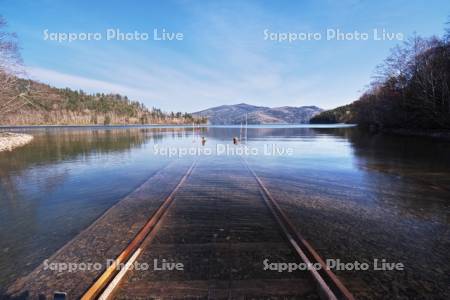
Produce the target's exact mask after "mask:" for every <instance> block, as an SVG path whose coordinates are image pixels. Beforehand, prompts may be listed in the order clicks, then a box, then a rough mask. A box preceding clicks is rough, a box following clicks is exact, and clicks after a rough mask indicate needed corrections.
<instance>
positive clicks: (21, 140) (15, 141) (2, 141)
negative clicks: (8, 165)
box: [0, 132, 33, 152]
mask: <svg viewBox="0 0 450 300" xmlns="http://www.w3.org/2000/svg"><path fill="white" fill-rule="evenodd" d="M32 140H33V136H32V135H29V134H24V133H12V132H0V152H2V151H12V150H13V149H15V148H17V147H21V146H24V145H26V144H28V143H29V142H31V141H32Z"/></svg>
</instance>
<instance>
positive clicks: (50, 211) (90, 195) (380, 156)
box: [0, 125, 450, 298]
mask: <svg viewBox="0 0 450 300" xmlns="http://www.w3.org/2000/svg"><path fill="white" fill-rule="evenodd" d="M0 130H6V129H0ZM8 130H10V131H11V130H13V131H19V132H26V133H30V134H32V135H33V136H34V140H33V141H32V142H31V143H30V144H28V145H26V146H24V147H22V148H18V149H16V150H14V151H12V152H3V153H0V292H1V290H2V288H4V287H6V286H7V285H8V284H10V283H12V282H13V281H14V280H15V279H16V278H18V277H19V276H22V275H25V274H27V273H29V272H30V271H31V270H33V269H34V268H35V267H36V266H37V265H39V264H40V263H41V262H42V261H43V260H44V259H46V258H47V257H49V256H50V255H52V254H53V253H54V252H55V251H57V250H58V249H59V248H61V247H62V246H63V245H64V244H65V243H67V242H68V241H70V240H71V239H72V238H73V237H74V236H76V235H77V234H78V233H79V232H80V231H82V230H83V229H84V228H86V227H87V226H88V225H89V224H91V223H92V222H93V221H94V220H96V219H97V218H98V217H99V216H100V215H101V214H102V213H104V212H105V211H106V210H107V209H108V208H110V207H111V206H112V205H114V204H115V203H117V202H118V201H119V200H120V199H122V198H123V197H124V196H126V195H127V194H129V193H130V192H132V191H133V190H134V189H136V188H137V187H138V186H139V185H141V184H142V183H143V182H145V181H146V180H147V179H148V178H149V177H151V176H152V175H153V174H155V173H156V172H157V171H158V170H160V169H162V168H164V167H165V166H167V165H168V164H169V163H170V162H172V161H173V160H192V159H194V158H196V159H202V157H203V156H205V155H207V156H212V157H217V160H218V161H220V160H222V158H221V157H227V159H233V157H236V159H238V157H240V156H242V155H244V156H245V158H246V159H247V161H248V162H249V164H250V165H251V167H252V168H253V169H254V170H255V172H256V173H257V174H258V176H260V177H261V178H262V179H263V180H264V182H265V183H266V185H267V187H268V189H269V190H270V191H271V192H272V193H273V194H274V195H275V198H277V200H278V201H279V202H280V204H281V206H282V207H283V208H284V209H285V210H286V211H287V212H288V215H289V217H291V219H292V220H293V222H294V224H295V225H296V226H298V228H299V229H300V231H301V232H302V234H303V235H304V236H305V238H306V239H307V240H308V241H310V243H311V244H312V245H313V246H314V247H315V248H316V250H317V251H318V252H319V253H320V254H321V255H322V256H323V257H324V258H332V259H339V260H341V261H342V262H353V261H361V262H369V263H373V261H374V260H375V259H378V260H379V261H381V260H385V261H386V262H390V263H394V262H395V263H402V264H403V265H404V266H405V270H404V271H381V270H378V271H377V270H367V271H355V270H345V268H344V269H343V270H338V271H336V273H337V274H338V275H339V276H340V277H342V278H343V280H344V282H345V283H346V284H347V285H348V287H349V289H350V290H352V291H353V292H354V293H355V295H357V297H358V298H364V297H383V296H385V295H386V293H389V294H390V295H393V296H395V295H398V296H403V297H409V298H415V297H426V296H430V297H431V296H435V297H436V296H438V297H439V296H440V297H442V298H446V297H448V296H449V293H450V292H449V288H448V282H446V279H447V277H446V276H448V274H450V254H449V251H448V249H450V230H449V229H450V224H449V223H450V222H449V220H450V218H449V216H450V143H448V142H439V141H436V140H429V139H423V138H412V137H398V136H389V135H380V134H374V135H371V134H368V133H365V132H363V131H361V130H359V129H358V128H356V127H352V126H331V125H330V126H324V125H317V126H309V125H299V126H284V125H277V126H249V128H248V129H247V132H245V131H244V130H241V129H240V127H238V126H210V127H201V128H194V129H193V128H191V127H189V126H186V127H170V126H160V127H158V126H144V127H139V126H135V127H120V126H117V127H114V126H111V127H85V128H84V127H36V128H15V129H8ZM246 135H247V139H246V140H247V142H246V146H247V148H246V149H247V150H248V153H244V152H245V151H244V149H245V148H244V147H243V146H242V145H233V141H232V139H233V137H238V138H239V137H242V139H245V136H246ZM202 137H204V138H205V144H204V145H202V144H201V141H202ZM211 163H214V159H212V160H211Z"/></svg>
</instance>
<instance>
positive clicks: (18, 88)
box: [0, 16, 36, 116]
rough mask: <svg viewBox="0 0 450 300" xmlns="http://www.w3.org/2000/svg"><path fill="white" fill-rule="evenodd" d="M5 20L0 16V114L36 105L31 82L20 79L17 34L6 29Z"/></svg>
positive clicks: (20, 60)
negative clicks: (32, 98)
mask: <svg viewBox="0 0 450 300" xmlns="http://www.w3.org/2000/svg"><path fill="white" fill-rule="evenodd" d="M6 27H7V22H6V20H5V19H4V18H3V17H2V16H0V116H2V115H6V114H9V113H12V112H14V111H17V110H19V109H20V108H22V107H23V106H25V105H31V106H36V105H35V104H34V103H33V101H32V100H31V96H32V95H31V94H32V93H31V82H30V81H26V80H20V79H19V76H21V77H23V76H24V75H25V72H24V70H23V66H22V58H21V56H20V51H19V46H18V43H17V36H16V34H15V33H11V32H8V31H6Z"/></svg>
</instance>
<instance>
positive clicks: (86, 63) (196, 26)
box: [0, 0, 450, 111]
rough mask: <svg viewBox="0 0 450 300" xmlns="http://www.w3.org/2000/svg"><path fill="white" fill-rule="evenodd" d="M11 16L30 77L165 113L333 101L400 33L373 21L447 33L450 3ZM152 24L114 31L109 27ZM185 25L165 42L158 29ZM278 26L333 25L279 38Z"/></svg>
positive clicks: (117, 5)
mask: <svg viewBox="0 0 450 300" xmlns="http://www.w3.org/2000/svg"><path fill="white" fill-rule="evenodd" d="M0 14H1V15H3V16H4V17H5V18H6V19H7V21H8V22H9V30H11V31H14V32H16V33H17V34H18V36H19V40H20V45H21V47H22V56H23V59H24V63H25V65H26V68H27V72H28V74H29V76H30V77H32V78H35V79H38V80H40V81H42V82H45V83H49V84H51V85H54V86H57V87H66V86H68V87H71V88H76V89H83V90H85V91H88V92H114V93H121V94H125V95H127V96H129V97H130V98H132V99H135V100H139V101H142V102H144V103H145V104H146V105H148V106H156V107H160V108H162V109H164V110H177V111H196V110H200V109H205V108H208V107H211V106H216V105H222V104H234V103H241V102H246V103H250V104H254V105H264V106H285V105H289V106H301V105H317V106H319V107H323V108H333V107H335V106H338V105H342V104H346V103H349V102H351V101H353V100H355V99H356V98H357V97H358V95H360V93H361V92H362V91H363V90H364V88H365V87H366V86H367V84H368V83H369V82H370V80H371V77H372V76H373V75H374V70H375V67H376V65H378V64H379V63H381V62H382V60H383V59H384V58H385V57H386V56H387V55H388V54H389V49H390V48H392V47H393V46H395V45H396V44H398V43H400V42H399V41H396V40H394V41H386V40H384V41H374V40H373V29H374V28H377V29H378V30H382V29H385V30H387V31H389V32H392V33H401V34H403V35H404V36H409V35H411V34H412V33H413V32H417V33H418V34H420V35H423V36H431V35H433V34H435V35H442V34H443V28H444V23H445V22H446V21H447V19H448V18H447V16H448V15H450V1H448V0H436V1H430V0H429V1H417V0H409V1H406V0H405V1H403V0H396V1H387V0H380V1H365V0H340V1H331V0H328V1H325V0H323V1H313V0H311V1H244V0H243V1H56V0H35V1H24V0H18V1H12V0H8V1H6V0H0ZM109 28H114V29H116V28H117V29H119V30H120V31H121V32H134V31H139V32H141V33H144V32H145V33H149V37H150V38H149V39H148V40H146V41H142V40H141V41H116V40H106V30H107V29H109ZM163 28H164V29H165V30H166V31H169V32H180V33H183V36H184V38H183V40H180V41H154V40H153V30H154V29H157V30H159V31H160V32H161V31H162V29H163ZM46 29H47V30H48V32H49V33H67V32H73V33H81V32H85V33H86V32H91V33H96V32H99V33H101V34H102V39H101V40H91V41H79V40H78V41H72V42H67V41H66V42H58V41H54V40H45V39H44V30H46ZM327 29H332V30H337V29H339V30H341V32H354V31H358V32H361V33H363V32H367V33H369V34H370V37H369V40H367V41H361V40H360V41H348V40H345V41H336V40H327V39H326V30H327ZM264 30H268V32H271V33H289V32H291V33H298V32H303V33H317V32H318V33H321V34H322V39H321V40H312V41H294V42H291V43H289V42H279V41H276V40H270V39H269V40H265V39H264Z"/></svg>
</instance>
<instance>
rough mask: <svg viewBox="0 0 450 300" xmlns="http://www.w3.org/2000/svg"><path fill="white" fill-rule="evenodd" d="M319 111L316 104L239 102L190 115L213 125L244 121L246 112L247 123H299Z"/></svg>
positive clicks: (307, 119)
mask: <svg viewBox="0 0 450 300" xmlns="http://www.w3.org/2000/svg"><path fill="white" fill-rule="evenodd" d="M321 111H322V109H321V108H318V107H316V106H300V107H292V106H283V107H273V108H270V107H265V106H254V105H249V104H245V103H240V104H235V105H222V106H217V107H212V108H209V109H205V110H202V111H199V112H195V113H193V114H192V115H193V116H194V117H206V118H208V123H210V124H214V125H233V124H240V123H241V122H242V123H244V122H245V115H246V114H247V120H248V124H301V123H309V120H310V119H311V117H313V116H314V115H316V114H318V113H320V112H321Z"/></svg>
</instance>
